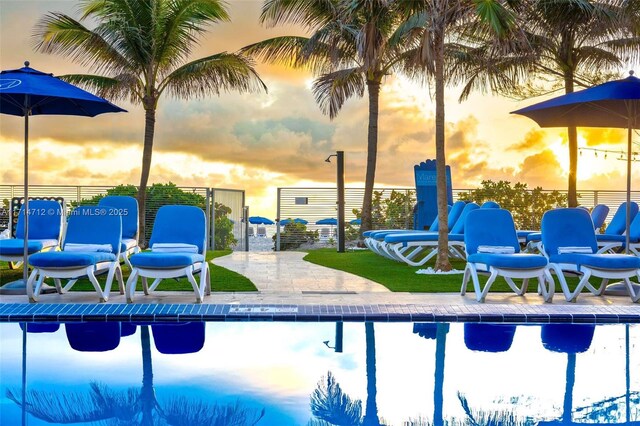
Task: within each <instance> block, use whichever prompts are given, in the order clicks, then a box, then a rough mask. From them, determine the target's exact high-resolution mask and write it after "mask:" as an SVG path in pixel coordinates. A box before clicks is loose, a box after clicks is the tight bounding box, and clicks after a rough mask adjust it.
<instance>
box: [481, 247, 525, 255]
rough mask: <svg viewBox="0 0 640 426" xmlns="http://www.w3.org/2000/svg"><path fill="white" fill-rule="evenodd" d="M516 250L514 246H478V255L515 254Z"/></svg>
mask: <svg viewBox="0 0 640 426" xmlns="http://www.w3.org/2000/svg"><path fill="white" fill-rule="evenodd" d="M515 252H516V249H515V248H513V247H512V246H478V253H496V254H513V253H515Z"/></svg>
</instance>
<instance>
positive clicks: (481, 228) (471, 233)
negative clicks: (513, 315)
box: [460, 209, 554, 302]
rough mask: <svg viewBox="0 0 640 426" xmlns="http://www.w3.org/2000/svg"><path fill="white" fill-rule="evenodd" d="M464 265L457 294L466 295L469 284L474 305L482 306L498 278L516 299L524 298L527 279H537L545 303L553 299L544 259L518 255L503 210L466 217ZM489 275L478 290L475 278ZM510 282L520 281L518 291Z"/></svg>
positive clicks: (509, 221) (513, 230)
mask: <svg viewBox="0 0 640 426" xmlns="http://www.w3.org/2000/svg"><path fill="white" fill-rule="evenodd" d="M464 243H465V247H466V251H467V265H466V267H465V269H464V277H463V279H462V287H461V288H460V294H461V295H464V294H465V293H466V289H467V285H468V283H469V280H470V279H471V280H472V281H473V287H474V290H475V293H476V299H477V300H478V302H484V299H485V297H486V296H487V293H488V292H489V289H490V288H491V285H492V284H493V283H494V281H495V280H496V278H497V277H498V276H502V277H503V278H504V279H505V281H506V282H507V284H508V285H509V287H510V288H511V289H512V290H513V291H514V292H515V293H516V294H517V295H519V296H522V295H524V293H525V292H526V291H527V286H528V282H529V279H530V278H537V279H538V292H539V293H541V294H542V296H543V297H544V300H545V302H551V300H552V299H553V292H554V285H553V279H552V277H551V275H550V274H549V271H548V270H547V259H546V258H545V257H544V256H541V255H537V254H527V253H520V244H519V243H518V237H517V234H516V228H515V225H514V223H513V217H512V216H511V213H509V211H507V210H503V209H478V210H474V211H472V212H471V213H469V215H468V217H467V222H466V225H465V232H464ZM479 273H483V274H489V279H488V280H487V282H486V284H485V285H484V288H481V286H480V281H479V279H478V274H479ZM513 278H522V279H523V282H522V287H520V288H519V287H518V286H517V285H516V283H515V282H514V281H513Z"/></svg>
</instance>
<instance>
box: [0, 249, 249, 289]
mask: <svg viewBox="0 0 640 426" xmlns="http://www.w3.org/2000/svg"><path fill="white" fill-rule="evenodd" d="M230 253H231V250H214V251H207V256H206V259H207V262H208V261H210V260H211V259H215V258H216V257H221V256H226V255H228V254H230ZM209 269H210V271H211V291H257V290H258V289H257V288H256V286H255V285H253V283H252V282H251V281H250V280H249V279H248V278H247V277H245V276H244V275H240V274H238V273H237V272H233V271H230V270H229V269H226V268H223V267H221V266H217V265H214V264H212V263H209ZM130 272H131V271H130V270H129V268H128V267H127V266H126V265H122V275H123V277H124V281H125V283H126V281H127V278H129V274H130ZM19 279H22V268H18V269H9V264H8V263H7V262H0V285H2V284H5V283H8V282H11V281H15V280H19ZM105 279H106V274H103V275H100V276H99V277H98V282H99V283H100V284H101V285H102V286H103V288H104V282H105ZM198 279H199V275H198V276H196V280H198ZM45 282H46V283H47V284H50V285H53V280H52V279H50V278H48V279H47V280H45ZM136 290H137V291H142V283H141V282H140V279H138V286H137V288H136ZM71 291H94V289H93V286H92V285H91V283H90V282H89V280H88V279H87V278H82V279H80V280H78V282H77V283H76V284H75V285H74V286H73V288H72V289H71ZM111 291H118V284H117V282H116V281H115V280H114V283H113V285H112V287H111ZM158 291H193V287H192V286H191V284H190V283H189V281H187V279H186V278H180V279H178V280H175V279H170V278H167V279H165V280H164V281H163V282H162V284H160V286H159V287H158Z"/></svg>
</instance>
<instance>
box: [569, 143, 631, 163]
mask: <svg viewBox="0 0 640 426" xmlns="http://www.w3.org/2000/svg"><path fill="white" fill-rule="evenodd" d="M578 150H579V153H580V156H582V151H593V153H594V155H595V156H596V158H598V153H603V154H604V159H605V160H606V159H607V156H608V154H617V157H614V158H616V160H621V161H627V153H626V152H624V151H612V150H609V149H598V148H584V147H582V148H578ZM638 155H640V153H639V152H637V151H634V152H632V153H631V161H633V162H638V161H640V158H638Z"/></svg>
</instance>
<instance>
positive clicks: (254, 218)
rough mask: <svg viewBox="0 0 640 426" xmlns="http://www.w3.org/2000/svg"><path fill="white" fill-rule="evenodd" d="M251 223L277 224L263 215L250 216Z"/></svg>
mask: <svg viewBox="0 0 640 426" xmlns="http://www.w3.org/2000/svg"><path fill="white" fill-rule="evenodd" d="M249 223H250V224H252V225H275V222H274V221H272V220H271V219H269V218H266V217H262V216H249Z"/></svg>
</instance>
